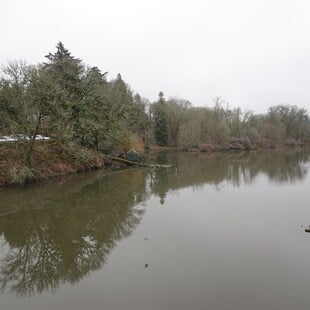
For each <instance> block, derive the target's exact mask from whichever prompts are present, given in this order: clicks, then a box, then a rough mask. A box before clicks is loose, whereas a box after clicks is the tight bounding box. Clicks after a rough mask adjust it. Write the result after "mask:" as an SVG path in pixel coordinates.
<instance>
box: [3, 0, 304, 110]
mask: <svg viewBox="0 0 310 310" xmlns="http://www.w3.org/2000/svg"><path fill="white" fill-rule="evenodd" d="M309 14H310V1H309V0H268V1H266V0H204V1H202V0H201V1H200V0H191V1H182V0H166V1H162V0H144V1H143V0H130V1H129V0H127V1H126V0H111V1H106V0H103V1H100V0H88V1H79V0H68V1H66V0H62V1H60V0H52V1H44V0H27V1H25V0H0V29H1V30H0V34H1V48H0V63H1V64H4V63H5V62H6V61H7V60H12V59H26V60H27V62H28V63H37V62H42V61H44V55H46V54H47V53H48V52H53V51H54V50H55V48H54V47H55V45H56V43H57V42H58V41H62V42H63V43H64V45H65V47H67V48H68V49H69V50H70V51H71V53H72V54H73V55H74V56H76V57H79V58H81V59H82V60H83V61H84V62H85V63H86V64H89V65H91V66H98V67H99V68H100V69H102V70H103V71H109V78H114V77H115V76H116V74H117V73H118V72H120V73H121V74H122V76H123V78H124V80H125V81H126V82H127V83H129V84H130V85H131V87H132V88H133V89H134V90H135V91H137V92H139V93H140V94H141V95H142V96H144V97H147V98H149V99H150V100H155V99H156V98H157V95H158V92H159V91H163V92H164V94H165V96H166V97H170V96H178V97H180V98H184V99H188V100H189V101H191V102H192V103H193V105H195V106H204V105H209V106H210V105H212V98H214V97H215V96H221V97H222V98H223V99H225V100H226V101H228V102H229V103H230V104H231V106H233V107H236V106H240V107H242V109H250V110H253V111H255V112H265V111H266V110H267V108H268V107H269V106H272V105H276V104H280V103H289V104H296V105H298V106H300V107H305V108H307V109H309V110H310V18H309Z"/></svg>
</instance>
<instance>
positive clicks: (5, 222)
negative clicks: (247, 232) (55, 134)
mask: <svg viewBox="0 0 310 310" xmlns="http://www.w3.org/2000/svg"><path fill="white" fill-rule="evenodd" d="M92 177H93V176H92V175H90V174H89V175H84V179H81V178H79V179H78V180H76V179H74V180H72V181H69V182H65V183H64V184H57V182H53V184H49V185H48V186H43V187H42V186H39V187H37V186H35V187H33V188H29V189H20V190H17V189H15V190H14V191H12V192H11V191H10V190H9V193H8V195H7V196H6V199H3V201H1V200H2V199H1V200H0V201H1V206H2V207H1V208H0V212H1V213H0V232H1V233H2V235H3V237H4V239H5V241H6V245H7V246H8V247H7V246H5V245H4V246H3V247H2V248H8V250H7V251H6V253H5V255H4V258H2V261H1V267H0V272H1V279H0V281H1V287H2V289H5V288H10V289H11V291H13V292H14V293H15V294H16V295H31V294H34V293H40V292H42V291H44V290H52V291H54V290H55V289H56V288H57V287H58V286H59V284H60V283H61V282H64V281H68V282H70V283H75V282H77V281H79V280H80V279H81V278H82V277H83V276H85V275H87V274H88V273H89V272H90V271H92V270H96V269H98V268H100V267H101V266H102V265H103V264H104V263H105V262H106V260H107V257H108V255H109V253H110V251H111V249H113V247H114V246H115V242H116V241H117V240H120V239H122V238H124V237H126V236H128V235H130V234H131V233H132V231H133V230H134V228H135V227H136V225H137V224H138V223H139V222H140V220H141V217H142V215H143V212H144V211H143V210H142V209H139V208H137V207H136V205H137V204H139V202H141V201H143V200H145V199H146V191H145V180H146V178H145V172H144V171H143V170H131V171H126V172H125V173H120V174H114V175H109V176H105V177H103V178H100V179H97V180H96V179H95V180H94V179H93V178H92ZM95 177H96V176H95ZM133 180H134V181H133ZM2 198H4V197H2ZM19 204H21V205H19ZM5 205H7V207H4V206H5Z"/></svg>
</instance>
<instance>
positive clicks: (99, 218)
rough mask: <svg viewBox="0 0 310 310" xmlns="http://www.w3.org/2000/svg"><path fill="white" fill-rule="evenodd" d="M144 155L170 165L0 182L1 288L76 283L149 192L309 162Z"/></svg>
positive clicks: (161, 195) (227, 181)
mask: <svg viewBox="0 0 310 310" xmlns="http://www.w3.org/2000/svg"><path fill="white" fill-rule="evenodd" d="M150 160H152V161H153V160H156V161H157V162H158V163H172V164H173V165H174V167H172V168H169V169H167V168H164V169H158V170H144V169H136V170H125V171H120V172H112V173H108V174H107V173H105V172H95V173H87V174H81V175H77V176H73V177H66V178H63V179H60V180H53V181H50V182H47V183H46V184H42V185H34V186H29V187H25V188H22V187H18V188H2V189H1V190H0V235H1V239H2V241H1V243H2V244H1V252H0V253H1V266H0V285H1V288H2V293H3V294H4V295H5V294H6V293H8V292H11V293H13V294H14V295H15V296H31V295H34V294H40V293H43V292H48V291H53V292H57V288H58V287H59V285H60V284H63V283H67V284H74V283H77V282H79V281H80V280H81V279H82V278H84V277H85V276H86V275H89V274H90V272H91V271H95V270H99V269H101V268H102V266H104V265H105V263H106V262H107V259H108V257H109V255H110V253H111V251H112V250H113V248H115V247H116V245H117V243H118V242H119V241H120V240H122V239H124V238H126V237H128V236H130V235H131V234H132V233H133V232H134V231H135V229H136V228H137V226H138V224H139V223H140V221H141V219H142V217H143V214H144V212H145V210H146V209H145V208H146V207H145V205H147V201H148V200H149V199H150V198H151V197H156V199H157V200H158V201H160V204H162V205H164V204H165V201H166V198H167V195H169V192H171V191H177V190H181V189H185V188H189V187H191V188H193V189H194V190H197V189H203V186H205V185H206V184H209V185H211V186H212V187H213V189H215V190H216V191H221V190H222V189H223V188H225V186H227V185H232V186H233V187H240V186H242V185H243V184H251V183H253V182H255V179H256V178H257V177H258V176H260V175H265V176H267V178H268V179H269V181H270V182H271V183H274V184H278V185H281V184H291V185H293V184H298V183H299V182H302V181H303V180H304V179H305V178H306V176H307V173H308V168H309V152H308V151H306V150H304V151H300V152H294V151H291V152H262V153H257V152H255V153H254V152H253V153H238V154H213V155H205V154H195V153H163V154H159V155H158V156H157V157H156V158H155V159H154V158H152V159H150ZM192 199H193V200H194V199H195V193H193V197H192ZM309 220H310V219H309ZM163 242H164V240H163ZM183 268H184V266H183ZM33 298H35V297H33ZM309 304H310V303H309ZM0 308H1V309H2V306H1V298H0ZM66 309H71V307H70V305H69V306H68V304H67V305H66ZM72 309H73V308H72Z"/></svg>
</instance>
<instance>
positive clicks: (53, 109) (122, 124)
mask: <svg viewBox="0 0 310 310" xmlns="http://www.w3.org/2000/svg"><path fill="white" fill-rule="evenodd" d="M46 59H47V61H46V63H42V64H38V65H35V66H30V65H27V64H26V63H25V62H23V61H11V62H9V63H8V64H7V66H5V67H4V68H3V75H2V77H1V78H0V134H1V135H19V137H20V139H21V140H24V141H23V143H24V144H23V145H24V147H25V151H24V158H23V162H24V163H25V165H26V166H27V167H28V169H30V170H31V169H32V168H33V167H34V160H33V158H34V152H35V147H34V144H35V138H36V136H37V135H39V134H41V135H46V136H49V137H52V138H54V139H56V140H58V141H60V142H61V143H63V144H64V145H68V144H72V145H75V147H76V148H77V149H78V148H80V147H82V148H83V149H90V150H96V151H102V152H108V153H115V152H119V151H122V150H127V149H129V148H131V145H132V141H131V137H138V138H139V139H140V141H141V138H142V141H143V142H144V144H145V146H146V147H149V146H150V145H151V144H153V143H157V144H158V145H160V146H167V145H170V146H176V147H178V148H181V149H189V148H193V147H198V146H199V145H202V144H205V145H209V144H218V145H226V144H228V143H230V142H231V141H234V140H235V139H240V140H238V141H247V143H248V147H249V148H250V147H251V145H252V144H258V143H260V141H265V142H266V141H268V143H269V144H270V143H272V144H274V145H275V144H278V143H283V142H284V141H292V139H293V140H296V141H297V140H303V141H306V140H309V138H310V121H309V116H308V112H307V111H306V110H305V109H300V108H298V107H296V106H289V105H278V106H274V107H271V108H270V109H269V111H268V113H267V114H265V115H254V114H253V113H252V112H250V111H247V112H242V111H241V109H240V108H235V109H231V108H230V107H229V104H228V103H227V102H225V101H224V100H222V99H221V98H220V97H217V98H215V99H214V106H213V107H200V108H197V107H192V105H191V103H190V102H189V101H187V100H184V99H179V98H170V99H168V100H166V99H165V98H164V94H163V93H162V92H160V93H159V98H158V100H157V101H156V102H154V103H152V104H150V103H149V102H148V100H147V99H145V98H142V97H141V96H140V95H139V94H138V93H136V94H135V93H134V92H133V91H132V90H131V88H130V86H129V85H128V84H126V83H125V81H124V80H123V78H122V76H121V75H120V74H118V75H117V77H116V78H115V79H112V80H109V81H108V80H107V76H106V75H107V72H105V73H102V72H101V70H100V69H99V68H97V67H87V66H85V65H84V64H83V63H82V61H81V60H80V59H79V58H76V57H74V56H73V55H72V54H71V53H70V51H69V50H68V49H66V48H65V47H64V45H63V44H62V42H59V43H58V44H57V46H56V51H55V52H54V53H49V54H48V55H47V56H46ZM268 143H267V144H268ZM290 144H292V143H290ZM84 155H85V156H84ZM84 155H83V156H84V157H85V158H84V159H82V160H85V161H86V162H87V160H88V159H87V156H88V155H87V154H84ZM14 173H15V172H14Z"/></svg>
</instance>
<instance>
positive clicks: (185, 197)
mask: <svg viewBox="0 0 310 310" xmlns="http://www.w3.org/2000/svg"><path fill="white" fill-rule="evenodd" d="M309 159H310V152H308V151H302V152H286V153H285V152H263V153H260V154H258V153H244V154H240V153H238V154H224V155H220V154H214V155H205V154H194V153H193V154H191V153H168V154H160V155H158V158H156V159H155V160H156V161H157V162H160V163H172V164H173V165H174V167H172V168H163V169H158V170H152V171H151V170H147V169H131V170H124V171H118V172H110V173H107V172H104V171H99V172H94V173H87V174H80V175H76V176H73V177H65V178H62V179H58V180H53V181H49V182H47V183H46V184H41V185H34V186H29V187H19V188H2V189H0V287H1V292H0V309H1V310H19V309H22V310H28V309H29V310H45V309H48V310H49V309H51V310H54V309H65V310H82V309H83V310H85V309H87V310H95V309H96V310H97V309H106V310H110V309H111V310H114V309H115V310H122V309H126V310H131V309H132V310H161V309H165V310H166V309H167V310H169V309H177V310H183V309H184V310H189V309H193V310H196V309H210V310H226V309H227V310H228V309H229V310H242V309H251V310H255V309H259V310H262V309H267V310H273V309H281V310H286V309H287V310H292V309H294V310H299V309H302V310H303V309H308V308H309V307H310V234H308V233H305V232H304V228H302V227H301V225H308V224H310V204H309V201H310V194H309V189H310V186H309V185H310V175H309V167H310V162H309Z"/></svg>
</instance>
